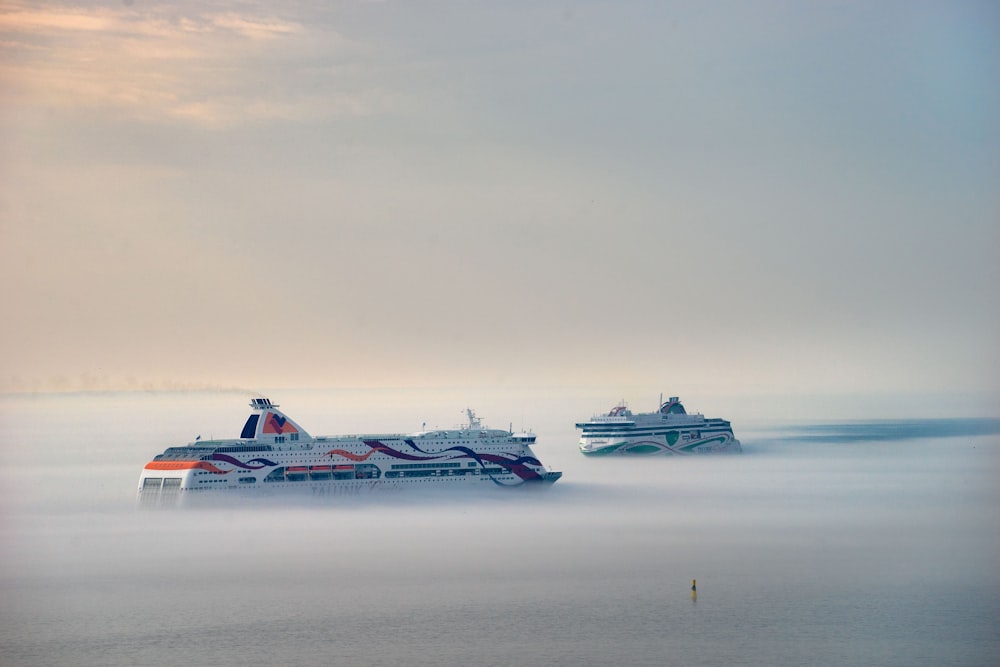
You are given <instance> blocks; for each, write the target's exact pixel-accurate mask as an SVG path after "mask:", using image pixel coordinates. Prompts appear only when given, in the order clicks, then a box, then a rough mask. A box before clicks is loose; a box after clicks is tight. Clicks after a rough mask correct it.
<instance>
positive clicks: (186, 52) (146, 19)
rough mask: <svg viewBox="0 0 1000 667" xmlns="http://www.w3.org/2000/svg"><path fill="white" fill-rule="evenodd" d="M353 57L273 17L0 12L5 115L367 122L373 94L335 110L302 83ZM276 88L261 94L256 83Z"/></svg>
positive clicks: (330, 36) (334, 39) (324, 36)
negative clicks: (318, 63) (329, 63)
mask: <svg viewBox="0 0 1000 667" xmlns="http://www.w3.org/2000/svg"><path fill="white" fill-rule="evenodd" d="M354 51H356V45H352V44H350V43H349V42H348V41H347V40H344V39H342V38H341V37H340V36H339V35H337V34H335V33H334V32H333V31H331V30H329V29H326V28H322V27H316V26H313V27H310V28H309V29H307V28H306V27H305V26H304V25H303V24H301V23H299V22H297V21H294V20H290V19H286V18H281V17H277V16H271V15H265V14H255V13H252V12H247V13H235V12H232V11H225V12H213V11H211V9H205V10H202V9H200V8H181V9H178V8H177V7H175V6H169V7H168V6H160V7H154V8H152V9H148V10H146V9H143V10H138V9H136V8H134V7H122V8H118V9H109V8H107V7H93V8H87V7H72V6H57V7H52V8H46V9H34V8H30V7H28V6H27V5H25V6H19V7H18V6H15V7H14V8H13V9H11V10H8V11H7V12H3V13H0V53H2V56H3V57H2V59H0V83H2V86H3V90H4V93H5V96H6V97H7V101H8V103H9V104H8V106H9V107H10V108H22V109H29V110H30V109H37V108H39V107H41V108H44V109H46V110H48V111H63V112H67V113H71V114H80V113H87V112H90V113H94V114H105V113H106V114H111V115H112V116H113V117H115V118H123V117H124V118H127V119H138V120H141V121H144V122H177V121H181V122H192V123H195V124H200V125H206V126H218V125H221V124H224V123H241V122H249V121H256V120H261V119H265V120H266V119H278V120H287V119H294V120H303V119H315V118H326V117H331V116H333V117H341V116H344V115H352V116H353V115H360V114H367V113H371V112H372V110H377V109H379V108H381V105H382V102H380V101H379V100H382V99H384V95H382V94H375V95H369V94H368V93H366V92H365V91H364V90H358V89H357V87H356V86H354V87H352V89H351V90H350V91H346V90H345V91H342V92H341V94H339V95H338V96H337V101H336V103H335V104H331V103H329V102H326V101H324V99H323V98H322V96H319V95H316V94H315V92H314V90H315V88H316V86H314V85H309V82H304V81H303V80H302V78H300V77H298V76H296V75H292V76H287V77H280V78H277V79H275V78H274V77H271V76H269V73H270V72H273V71H274V70H275V68H284V69H286V70H290V71H292V72H298V71H300V70H305V73H304V74H303V75H302V76H304V77H306V78H308V77H310V76H312V77H322V78H329V77H331V75H333V76H334V78H336V76H337V75H338V73H339V71H338V70H336V69H335V68H334V69H331V68H329V67H327V68H323V69H322V70H316V69H309V68H301V67H298V66H296V63H297V62H299V61H301V60H303V59H305V58H309V59H315V57H316V56H317V54H319V55H320V57H321V58H323V59H327V60H330V59H332V60H334V61H336V59H337V58H338V57H341V56H342V55H346V54H347V53H349V52H354ZM264 79H267V80H271V81H274V82H276V83H275V84H272V85H271V86H269V87H268V88H267V89H265V90H261V89H260V87H259V84H260V81H261V80H264Z"/></svg>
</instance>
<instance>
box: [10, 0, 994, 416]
mask: <svg viewBox="0 0 1000 667" xmlns="http://www.w3.org/2000/svg"><path fill="white" fill-rule="evenodd" d="M998 118H1000V9H998V6H997V5H996V4H995V3H992V2H949V3H945V2H879V3H864V2H814V3H797V2H754V3H745V2H717V3H700V2H617V1H616V2H610V1H609V2H600V1H595V2H587V1H583V2H558V3H554V2H505V3H493V2H405V3H403V2H392V1H387V2H360V1H356V2H330V1H323V2H288V3H266V2H255V1H253V0H250V1H247V2H213V1H210V0H208V1H206V0H199V2H188V1H186V0H181V1H179V2H174V3H150V2H146V1H144V0H125V1H124V2H92V3H59V2H21V1H18V0H0V183H2V187H0V279H2V282H3V285H4V289H3V291H2V295H0V306H2V307H3V311H4V313H5V317H4V318H3V323H2V324H0V391H3V392H24V391H68V390H105V389H150V388H154V389H164V388H166V389H170V388H188V387H197V388H233V387H238V388H244V387H249V388H258V387H282V386H284V387H344V388H346V387H352V386H357V387H380V386H385V387H421V386H426V387H439V386H464V385H477V386H478V385H491V386H508V387H511V386H522V385H538V386H543V385H544V386H589V387H607V388H608V393H609V398H618V396H619V392H621V393H624V392H625V391H626V390H632V389H634V390H636V391H642V392H644V393H646V394H653V393H655V392H657V391H665V392H668V393H685V392H696V393H698V392H701V393H726V392H734V393H741V392H742V393H759V392H766V393H777V394H781V393H785V394H800V393H812V394H851V393H857V392H886V393H893V392H895V393H899V392H904V393H905V392H925V393H934V392H952V393H962V392H968V393H977V392H978V393H983V392H997V391H998V389H1000V386H998V385H1000V381H998V380H997V378H998V377H1000V345H998V342H1000V305H998V303H1000V299H998V298H997V297H996V295H995V292H996V286H997V285H1000V122H998V121H997V119H998Z"/></svg>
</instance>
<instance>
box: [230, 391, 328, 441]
mask: <svg viewBox="0 0 1000 667" xmlns="http://www.w3.org/2000/svg"><path fill="white" fill-rule="evenodd" d="M250 407H251V408H252V409H253V413H252V414H251V415H250V416H249V417H248V418H247V423H246V424H244V425H243V432H242V433H240V438H243V439H247V440H250V439H254V440H269V441H272V442H284V441H285V440H310V439H311V437H312V436H310V435H309V434H308V433H306V431H305V429H303V428H302V427H301V426H299V425H298V424H297V423H295V422H294V421H293V420H292V419H291V418H290V417H288V415H286V414H285V413H283V412H282V411H281V410H279V409H278V404H277V403H272V402H271V399H269V398H252V399H250Z"/></svg>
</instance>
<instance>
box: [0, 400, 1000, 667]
mask: <svg viewBox="0 0 1000 667" xmlns="http://www.w3.org/2000/svg"><path fill="white" fill-rule="evenodd" d="M345 395H346V394H343V393H337V392H288V396H282V395H274V396H271V398H272V399H274V400H275V402H278V403H280V404H281V405H282V409H283V410H285V411H286V412H287V413H288V414H289V416H291V417H292V418H293V419H295V420H296V421H298V422H299V423H300V424H301V425H302V426H303V427H304V428H305V429H306V430H308V431H309V432H310V433H312V434H313V435H333V434H338V433H351V432H355V433H356V432H372V431H378V432H408V431H415V430H418V429H419V428H420V427H421V425H422V424H423V423H424V422H426V424H427V427H428V428H432V427H448V426H453V425H455V424H457V423H458V422H460V421H461V420H462V414H461V410H462V409H463V408H465V407H466V405H465V403H462V402H459V401H461V398H460V397H458V398H456V396H446V397H445V398H448V399H449V400H451V401H453V402H454V403H453V404H451V403H449V404H447V405H444V404H442V403H441V402H440V401H441V399H442V396H441V395H440V394H434V395H427V394H422V393H420V392H395V393H394V392H382V393H380V392H374V391H373V392H367V393H365V394H363V395H362V396H360V397H354V398H353V399H352V401H351V402H347V401H345V399H344V396H345ZM682 398H683V397H682ZM248 399H249V396H242V395H238V394H233V393H220V394H212V393H191V394H135V395H130V394H109V395H67V396H35V397H29V396H16V397H8V398H4V399H3V401H2V426H0V444H2V467H0V484H2V486H3V489H4V493H3V496H2V517H3V522H2V547H0V548H2V554H0V600H2V601H0V663H3V664H13V665H29V664H63V663H66V662H73V663H75V664H121V665H126V664H180V663H185V664H197V663H202V664H210V663H211V664H231V665H246V664H269V663H271V662H273V661H275V660H284V661H286V662H289V663H293V664H317V663H323V664H396V663H400V664H506V663H511V662H521V663H528V664H541V663H543V662H544V663H549V664H608V663H617V664H665V663H667V664H669V663H671V662H675V663H677V664H682V663H683V664H706V665H708V664H718V663H720V662H730V663H733V664H768V663H769V664H780V663H786V664H791V663H797V664H805V663H811V664H830V665H833V664H844V663H854V664H871V665H875V664H885V665H889V664H893V665H914V664H928V665H931V664H944V663H947V664H982V663H983V661H984V659H985V657H986V656H991V655H992V656H995V655H998V654H1000V636H998V627H997V625H996V619H997V618H998V617H1000V616H998V613H1000V570H998V568H997V567H996V555H997V554H998V553H1000V537H998V536H1000V515H998V513H997V512H996V508H997V507H998V500H1000V485H998V484H997V483H996V480H997V478H998V473H1000V435H998V434H1000V422H997V421H996V420H989V419H979V420H975V419H940V420H934V421H921V420H916V421H914V420H911V421H892V422H883V421H874V420H867V421H862V422H853V423H851V424H843V423H838V422H833V421H829V422H824V423H802V422H799V423H795V424H793V425H789V424H790V423H791V422H790V420H789V421H788V422H786V423H777V422H773V421H772V422H770V423H768V422H767V421H766V420H750V419H746V420H744V422H745V423H741V422H740V421H739V419H738V416H739V415H738V413H739V410H737V409H736V408H735V406H733V407H731V406H725V405H700V404H691V403H688V405H687V407H688V410H689V411H690V412H694V411H702V412H704V413H705V414H706V416H720V417H724V418H728V419H731V420H732V421H733V427H734V430H735V431H736V435H737V437H739V438H740V440H741V441H742V442H743V446H744V454H743V455H740V456H717V457H688V458H643V459H623V458H614V459H612V458H605V459H589V458H585V457H583V456H582V455H580V454H579V453H578V452H577V449H576V432H575V430H574V428H573V423H574V421H575V420H582V419H585V418H587V417H589V416H590V415H591V414H592V413H593V412H595V411H597V410H599V409H604V408H607V407H610V406H611V404H613V403H614V402H615V401H614V400H613V399H612V400H611V402H610V403H609V405H607V406H604V405H603V404H602V403H601V402H600V401H598V402H596V403H593V404H591V403H587V402H584V403H582V404H581V403H580V402H579V401H578V400H575V399H574V400H569V399H566V400H562V399H560V398H559V397H554V396H551V395H550V396H547V397H542V398H540V399H539V400H538V401H529V400H525V399H524V398H523V397H518V398H517V399H514V398H512V397H510V396H507V397H506V398H502V399H498V400H496V401H494V402H492V404H490V405H487V404H488V403H491V402H490V401H489V400H488V398H485V399H484V398H481V399H480V400H481V403H480V405H479V406H476V405H473V406H472V407H479V409H480V411H481V416H482V417H483V418H484V421H485V422H486V423H487V424H488V425H489V426H492V427H497V428H507V427H508V425H512V426H513V427H514V429H515V430H517V429H520V428H522V427H524V428H532V429H534V430H535V431H536V432H537V433H538V435H539V444H538V445H537V446H536V447H535V453H536V454H537V456H538V457H539V458H540V459H541V460H542V462H543V463H545V464H546V465H548V466H550V467H552V468H555V469H558V470H562V471H563V473H564V475H563V478H562V479H561V480H560V481H559V482H558V483H556V484H555V485H554V486H553V487H551V488H549V489H547V490H545V491H541V492H525V491H524V490H514V491H511V490H501V489H496V490H492V489H491V490H490V491H488V492H485V493H477V492H471V491H456V490H451V489H447V490H441V491H434V492H427V491H411V490H404V491H400V492H397V493H393V494H387V495H384V496H369V497H362V498H352V499H349V500H345V499H323V500H316V501H311V500H309V499H301V498H296V499H288V500H282V501H281V502H277V503H273V502H271V501H268V503H266V504H265V503H261V502H247V501H240V500H239V499H236V498H225V499H224V502H222V503H221V504H219V505H218V506H215V507H207V508H197V509H187V510H175V511H139V510H136V509H135V502H134V499H135V490H136V485H137V481H138V476H139V472H140V469H141V468H142V466H143V464H144V463H146V462H147V461H148V460H150V459H151V458H152V457H153V456H154V455H155V454H157V453H159V452H160V451H162V450H163V449H164V448H165V447H167V446H173V445H179V444H184V443H186V442H189V441H191V440H193V439H194V438H195V437H196V436H198V435H202V436H203V437H204V438H224V437H235V436H236V435H238V433H239V430H240V427H241V426H242V422H243V421H244V419H245V418H246V415H247V414H248V412H249V408H248V407H247V406H246V404H247V402H248ZM604 402H607V401H604ZM654 402H655V398H654V400H653V401H651V403H654ZM653 408H655V405H650V406H641V405H633V409H636V410H644V409H653ZM515 411H516V412H517V414H510V413H512V412H515ZM692 579H697V580H698V598H697V601H692V600H691V597H690V587H691V580H692Z"/></svg>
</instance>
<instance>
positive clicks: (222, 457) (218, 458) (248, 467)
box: [212, 454, 278, 470]
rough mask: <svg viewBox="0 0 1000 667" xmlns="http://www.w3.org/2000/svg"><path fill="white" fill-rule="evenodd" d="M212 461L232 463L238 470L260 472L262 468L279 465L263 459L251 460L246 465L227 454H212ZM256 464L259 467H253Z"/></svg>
mask: <svg viewBox="0 0 1000 667" xmlns="http://www.w3.org/2000/svg"><path fill="white" fill-rule="evenodd" d="M212 460H213V461H224V462H226V463H230V464H232V465H234V466H236V467H237V468H243V469H244V470H260V469H261V468H267V467H272V468H273V467H274V466H276V465H278V464H277V463H275V462H274V461H269V460H267V459H261V458H257V459H250V460H249V461H247V462H246V463H244V462H243V461H240V460H239V459H236V458H233V457H232V456H229V455H227V454H212ZM254 463H257V464H259V465H252V464H254Z"/></svg>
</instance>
